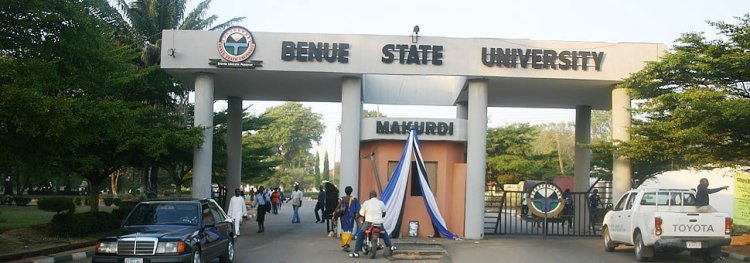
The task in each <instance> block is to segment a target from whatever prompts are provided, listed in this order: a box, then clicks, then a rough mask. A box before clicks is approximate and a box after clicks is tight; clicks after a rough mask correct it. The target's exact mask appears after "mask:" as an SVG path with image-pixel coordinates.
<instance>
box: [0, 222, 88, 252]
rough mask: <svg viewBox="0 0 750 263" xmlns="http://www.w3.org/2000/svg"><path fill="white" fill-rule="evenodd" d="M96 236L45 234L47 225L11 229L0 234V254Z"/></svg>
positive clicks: (39, 248) (74, 241) (79, 240)
mask: <svg viewBox="0 0 750 263" xmlns="http://www.w3.org/2000/svg"><path fill="white" fill-rule="evenodd" d="M95 239H96V237H85V238H61V237H52V236H49V235H47V226H46V225H38V226H35V227H32V228H19V229H12V230H8V231H5V232H3V233H2V234H0V255H7V254H16V253H23V252H28V251H35V250H41V249H45V248H51V247H57V246H61V245H70V244H76V243H82V242H86V241H91V240H95Z"/></svg>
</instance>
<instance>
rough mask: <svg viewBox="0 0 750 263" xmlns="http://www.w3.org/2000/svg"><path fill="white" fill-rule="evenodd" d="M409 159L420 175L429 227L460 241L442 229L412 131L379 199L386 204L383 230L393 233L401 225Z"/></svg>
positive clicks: (443, 225) (440, 219) (415, 137)
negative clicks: (430, 222)
mask: <svg viewBox="0 0 750 263" xmlns="http://www.w3.org/2000/svg"><path fill="white" fill-rule="evenodd" d="M412 156H413V157H414V159H415V160H416V165H417V171H418V174H417V175H413V176H419V187H420V188H421V190H422V197H423V199H424V202H425V207H427V213H428V214H429V215H430V219H431V220H432V224H433V225H434V226H435V228H437V230H438V232H440V234H441V235H443V236H444V237H448V238H451V239H460V238H459V237H458V236H457V235H456V234H453V233H452V232H450V231H449V230H448V228H447V227H446V226H445V220H444V219H443V216H442V215H441V214H440V210H439V209H438V206H437V202H435V196H434V195H433V193H432V190H431V189H430V185H429V184H428V183H427V179H426V176H427V172H426V170H425V166H424V160H423V159H422V152H421V151H420V150H419V140H418V139H417V135H416V132H415V131H414V130H412V131H411V132H409V136H408V137H407V138H406V145H404V151H403V153H402V154H401V159H400V160H399V161H398V165H397V166H396V170H394V171H393V175H392V176H391V180H390V181H388V185H386V187H385V190H384V191H383V194H382V200H383V202H384V203H385V209H386V213H385V218H384V222H383V226H384V227H385V230H386V231H388V233H395V232H394V231H395V230H396V227H397V226H399V225H400V224H399V221H400V219H401V213H402V211H403V206H404V201H405V200H406V199H405V197H406V186H407V184H408V182H409V172H410V171H411V158H412ZM412 187H414V186H412Z"/></svg>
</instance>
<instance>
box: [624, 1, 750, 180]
mask: <svg viewBox="0 0 750 263" xmlns="http://www.w3.org/2000/svg"><path fill="white" fill-rule="evenodd" d="M738 20H739V22H738V23H737V24H729V23H724V22H709V23H710V24H711V25H713V26H714V27H716V28H717V29H719V31H720V34H721V35H722V38H720V39H715V40H709V39H706V37H705V36H704V35H703V34H702V33H686V34H683V35H682V37H680V38H679V39H678V40H677V43H676V44H675V46H674V47H673V49H672V50H671V51H670V52H668V53H667V54H665V55H664V56H663V57H662V58H661V59H660V60H659V61H655V62H650V63H649V64H648V65H647V66H646V67H645V68H644V69H643V70H641V71H639V72H637V73H635V74H633V75H631V76H630V77H629V78H627V79H626V80H625V81H624V83H622V84H621V87H627V88H630V89H631V93H632V95H633V98H634V99H636V100H637V101H639V103H638V104H637V106H636V107H634V110H633V112H634V114H635V116H638V117H637V118H634V120H633V127H632V129H631V134H632V135H631V136H632V139H631V141H630V142H626V143H623V144H621V145H620V146H619V147H617V148H616V151H617V152H618V154H621V155H623V156H627V157H629V158H631V159H632V160H633V166H637V165H636V162H639V161H646V160H648V161H649V162H650V163H656V164H664V165H662V166H656V167H655V168H659V169H656V170H661V171H664V170H669V169H679V168H684V167H698V168H703V167H726V166H745V167H747V166H748V165H750V88H748V84H747V83H748V81H750V66H749V65H750V53H748V52H747V51H748V50H750V15H747V14H746V15H744V16H743V17H739V18H738Z"/></svg>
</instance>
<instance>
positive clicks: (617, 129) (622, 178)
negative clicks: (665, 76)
mask: <svg viewBox="0 0 750 263" xmlns="http://www.w3.org/2000/svg"><path fill="white" fill-rule="evenodd" d="M631 118H632V117H631V115H630V94H628V89H626V88H616V89H614V90H612V141H614V143H615V144H617V143H618V142H627V141H630V123H631ZM632 178H633V174H632V172H631V169H630V160H629V159H628V158H625V157H621V156H617V154H615V156H614V164H613V169H612V202H613V203H614V202H617V200H619V199H620V197H621V196H622V195H623V194H624V193H625V192H627V191H628V190H630V189H631V188H632Z"/></svg>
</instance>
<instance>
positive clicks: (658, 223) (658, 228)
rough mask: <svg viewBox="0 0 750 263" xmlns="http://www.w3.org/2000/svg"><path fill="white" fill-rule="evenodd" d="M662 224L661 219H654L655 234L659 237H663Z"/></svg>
mask: <svg viewBox="0 0 750 263" xmlns="http://www.w3.org/2000/svg"><path fill="white" fill-rule="evenodd" d="M661 223H662V220H661V217H655V218H654V234H655V235H657V236H659V235H661V233H662V230H661Z"/></svg>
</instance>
